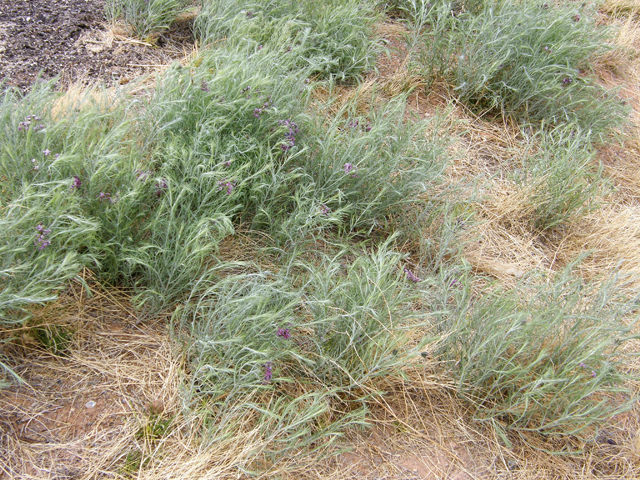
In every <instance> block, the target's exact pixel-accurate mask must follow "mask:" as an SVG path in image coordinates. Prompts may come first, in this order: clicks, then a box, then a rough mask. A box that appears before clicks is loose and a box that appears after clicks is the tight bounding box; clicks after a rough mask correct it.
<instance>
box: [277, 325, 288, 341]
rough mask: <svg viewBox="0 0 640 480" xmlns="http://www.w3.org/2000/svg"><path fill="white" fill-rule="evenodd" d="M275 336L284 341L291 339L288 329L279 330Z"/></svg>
mask: <svg viewBox="0 0 640 480" xmlns="http://www.w3.org/2000/svg"><path fill="white" fill-rule="evenodd" d="M277 335H278V336H279V337H282V338H284V339H285V340H289V339H290V338H291V332H289V329H288V328H279V329H278V333H277Z"/></svg>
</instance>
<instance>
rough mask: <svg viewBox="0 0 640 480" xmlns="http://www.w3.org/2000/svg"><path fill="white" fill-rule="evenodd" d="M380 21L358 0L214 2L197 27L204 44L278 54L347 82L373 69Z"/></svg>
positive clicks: (218, 0) (206, 8)
mask: <svg viewBox="0 0 640 480" xmlns="http://www.w3.org/2000/svg"><path fill="white" fill-rule="evenodd" d="M375 20H376V14H375V12H374V8H373V6H372V5H371V4H369V3H366V2H365V3H363V2H360V1H356V0H331V1H329V2H315V1H312V0H304V1H301V2H293V1H286V2H274V1H270V0H258V1H255V0H254V1H251V0H234V1H231V2H229V1H223V0H215V1H212V2H207V3H206V4H205V5H204V7H203V9H202V12H201V14H200V15H199V16H198V18H197V19H196V23H195V27H194V28H195V32H196V35H197V37H198V38H199V39H200V41H201V43H203V44H216V43H218V42H224V43H225V44H226V45H227V48H232V49H233V48H238V47H242V48H244V49H248V50H249V51H255V50H256V49H262V48H264V49H266V50H276V51H279V52H280V55H281V56H284V57H287V58H290V59H291V61H292V66H293V67H294V68H296V69H309V68H310V72H309V74H311V75H314V74H318V75H322V76H330V77H332V78H335V79H339V80H345V79H348V78H353V77H358V76H359V75H361V74H362V72H363V71H364V70H366V69H367V68H370V67H371V66H372V65H373V60H374V58H373V56H374V53H375V42H374V41H373V40H372V39H371V36H372V26H373V23H374V22H375Z"/></svg>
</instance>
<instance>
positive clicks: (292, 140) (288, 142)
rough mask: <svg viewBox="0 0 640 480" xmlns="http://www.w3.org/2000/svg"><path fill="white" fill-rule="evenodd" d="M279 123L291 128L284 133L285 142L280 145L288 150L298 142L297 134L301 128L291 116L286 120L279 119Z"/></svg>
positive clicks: (284, 149)
mask: <svg viewBox="0 0 640 480" xmlns="http://www.w3.org/2000/svg"><path fill="white" fill-rule="evenodd" d="M278 125H281V126H284V127H287V128H288V129H289V131H288V132H287V133H285V134H284V143H282V144H281V145H280V148H282V150H283V151H284V152H286V151H287V150H289V149H290V148H291V147H293V146H294V145H295V144H296V135H297V134H298V133H299V132H300V129H299V128H298V125H297V124H296V123H295V122H292V121H291V119H289V118H288V119H286V120H279V121H278Z"/></svg>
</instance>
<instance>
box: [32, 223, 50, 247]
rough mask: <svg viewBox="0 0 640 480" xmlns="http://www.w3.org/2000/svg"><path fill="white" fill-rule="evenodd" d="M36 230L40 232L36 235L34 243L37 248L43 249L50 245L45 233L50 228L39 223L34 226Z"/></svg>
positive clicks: (48, 231)
mask: <svg viewBox="0 0 640 480" xmlns="http://www.w3.org/2000/svg"><path fill="white" fill-rule="evenodd" d="M36 230H37V231H38V232H39V233H40V235H36V240H35V242H34V245H35V246H36V247H38V250H44V249H45V248H47V247H48V246H49V245H51V242H50V241H49V240H47V235H49V234H50V233H51V230H50V229H49V228H44V226H43V225H42V224H41V223H40V224H38V225H37V226H36Z"/></svg>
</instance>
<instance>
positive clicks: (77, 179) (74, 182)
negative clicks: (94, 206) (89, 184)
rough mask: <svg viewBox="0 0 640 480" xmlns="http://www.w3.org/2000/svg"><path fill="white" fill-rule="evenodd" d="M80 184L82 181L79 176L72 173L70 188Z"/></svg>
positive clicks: (78, 186) (77, 186)
mask: <svg viewBox="0 0 640 480" xmlns="http://www.w3.org/2000/svg"><path fill="white" fill-rule="evenodd" d="M81 186H82V182H81V181H80V177H79V176H78V175H74V176H73V183H72V184H71V188H80V187H81Z"/></svg>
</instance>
